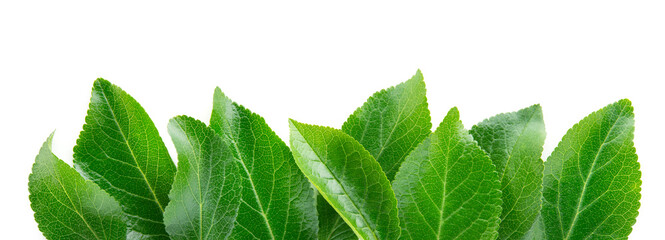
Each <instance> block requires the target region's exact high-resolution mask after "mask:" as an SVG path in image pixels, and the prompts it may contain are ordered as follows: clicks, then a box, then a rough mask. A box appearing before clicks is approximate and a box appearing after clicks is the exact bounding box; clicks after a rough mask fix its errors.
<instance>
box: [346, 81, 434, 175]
mask: <svg viewBox="0 0 665 240" xmlns="http://www.w3.org/2000/svg"><path fill="white" fill-rule="evenodd" d="M431 129H432V122H431V120H430V114H429V109H428V108H427V98H426V97H425V82H424V81H423V75H422V73H420V70H418V72H416V75H414V76H413V77H412V78H411V79H409V80H408V81H406V82H403V83H401V84H398V85H397V86H394V87H390V88H388V89H384V90H381V91H379V92H376V93H374V95H372V96H371V97H370V98H369V99H367V102H365V104H363V105H362V106H361V107H360V108H358V109H357V110H356V111H355V112H354V113H353V114H351V116H349V118H348V119H347V120H346V122H345V123H344V125H343V126H342V131H344V132H345V133H347V134H349V135H350V136H351V137H353V138H355V139H356V140H358V142H360V144H361V145H363V147H365V149H367V151H369V153H370V154H372V156H373V157H374V159H376V161H377V162H379V164H380V165H381V168H382V169H383V171H384V172H385V173H386V176H387V177H388V180H390V181H392V180H393V179H394V177H395V173H397V170H398V169H399V166H400V165H401V164H402V162H403V161H404V159H405V158H406V156H407V155H408V154H409V153H410V152H411V151H412V150H413V149H414V148H416V146H417V145H418V144H419V143H420V142H421V141H422V140H423V139H425V138H426V137H427V135H429V134H430V133H431Z"/></svg>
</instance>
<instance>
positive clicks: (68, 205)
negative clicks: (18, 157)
mask: <svg viewBox="0 0 665 240" xmlns="http://www.w3.org/2000/svg"><path fill="white" fill-rule="evenodd" d="M52 139H53V134H51V136H49V138H48V139H47V140H46V142H45V143H44V145H43V146H42V148H41V150H40V151H39V155H37V158H36V159H35V164H34V165H33V166H32V174H30V182H29V190H30V202H31V203H32V204H31V207H32V209H33V210H34V211H35V220H37V223H39V230H41V231H42V233H44V236H46V238H48V239H63V240H65V239H66V240H71V239H108V240H111V239H125V236H126V233H127V227H126V224H125V222H124V220H123V215H122V210H121V209H120V205H118V203H117V202H116V201H115V200H114V199H113V198H112V197H111V196H109V195H108V194H107V193H105V192H104V191H102V190H101V189H100V188H99V187H98V186H97V185H95V184H94V183H92V182H90V181H86V180H85V179H83V177H81V175H79V173H77V172H76V171H75V170H74V169H73V168H72V167H70V166H69V165H67V164H66V163H65V162H63V161H62V160H60V159H58V158H57V157H56V156H55V155H54V154H53V153H52V152H51V140H52Z"/></svg>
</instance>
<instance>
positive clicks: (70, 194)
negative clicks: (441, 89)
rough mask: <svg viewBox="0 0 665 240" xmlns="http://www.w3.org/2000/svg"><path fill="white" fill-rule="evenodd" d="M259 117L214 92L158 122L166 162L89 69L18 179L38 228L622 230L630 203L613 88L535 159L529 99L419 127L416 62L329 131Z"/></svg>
mask: <svg viewBox="0 0 665 240" xmlns="http://www.w3.org/2000/svg"><path fill="white" fill-rule="evenodd" d="M289 125H290V129H291V134H290V147H289V146H287V144H286V143H284V142H283V141H282V140H281V139H280V138H279V137H278V136H277V135H276V134H275V133H274V132H273V131H272V130H271V129H270V127H269V126H268V125H267V124H266V122H265V120H264V119H263V118H262V117H261V116H259V115H257V114H255V113H253V112H251V111H249V110H248V109H246V108H244V107H243V106H241V105H239V104H237V103H235V102H233V101H231V100H230V99H229V98H228V97H226V96H225V95H224V94H223V93H222V92H221V90H220V89H219V88H218V89H216V90H215V92H214V97H213V109H212V116H211V118H210V124H209V125H206V124H205V123H203V122H202V121H199V120H196V119H193V118H191V117H187V116H177V117H174V118H173V119H171V120H170V121H169V123H168V133H169V135H170V137H171V139H172V141H173V144H174V145H175V148H176V150H177V153H178V161H177V166H176V165H175V164H174V161H173V160H172V159H171V156H170V155H169V153H168V151H167V149H166V146H165V144H164V142H163V140H162V138H161V137H160V135H159V133H158V131H157V128H156V127H155V125H154V123H153V122H152V120H151V119H150V118H149V117H148V114H147V113H146V112H145V110H144V109H143V108H142V107H141V106H140V105H139V103H138V102H137V101H136V100H135V99H134V98H132V97H131V96H130V95H129V94H127V93H126V92H124V91H123V90H121V89H120V88H119V87H117V86H115V85H113V84H111V83H110V82H108V81H106V80H103V79H98V80H97V81H95V83H94V86H93V90H92V97H91V102H90V106H89V110H88V114H87V116H86V118H85V125H84V126H83V131H82V132H81V134H80V136H79V139H78V140H77V142H76V147H75V148H74V168H72V167H70V166H69V165H68V164H66V163H65V162H63V161H62V160H60V159H58V158H57V157H56V156H55V155H54V154H53V153H52V151H51V139H52V137H53V135H51V136H50V137H49V138H48V139H47V141H46V142H45V143H44V145H43V147H42V148H41V150H40V152H39V155H38V156H37V158H36V162H35V164H34V165H33V169H32V174H31V175H30V179H29V180H30V181H29V190H30V201H31V207H32V209H33V210H34V212H35V220H36V221H37V222H38V223H39V229H40V230H41V231H42V232H43V233H44V235H45V236H46V237H47V238H48V239H287V240H291V239H358V238H360V239H627V237H628V235H629V234H630V232H631V230H632V225H633V224H634V223H635V219H636V217H637V214H638V212H637V211H638V208H639V206H640V203H639V199H640V185H641V180H640V175H641V173H640V170H639V163H638V162H637V155H636V154H635V148H634V146H633V132H634V115H633V108H632V106H631V103H630V101H628V100H626V99H624V100H620V101H618V102H615V103H612V104H610V105H608V106H606V107H604V108H602V109H600V110H598V111H596V112H594V113H591V114H590V115H588V116H587V117H585V118H584V119H582V120H581V121H580V122H579V123H578V124H576V125H575V126H573V127H572V128H571V129H570V130H569V131H568V132H567V133H566V134H565V136H564V137H563V139H562V140H561V142H560V143H559V145H558V146H557V147H556V148H555V149H554V151H553V152H552V154H551V155H550V156H549V158H548V159H547V161H546V162H543V160H542V159H541V154H542V151H543V144H544V140H545V125H544V122H543V114H542V110H541V107H540V106H539V105H533V106H530V107H527V108H524V109H521V110H519V111H516V112H511V113H503V114H499V115H496V116H494V117H491V118H488V119H486V120H484V121H482V122H480V123H478V124H476V125H475V126H473V127H471V129H470V130H466V129H465V128H464V126H463V125H462V122H461V121H460V113H459V111H458V109H457V108H453V109H451V110H450V111H449V112H448V114H447V115H446V116H445V118H444V119H443V121H442V122H441V123H440V124H439V125H438V127H436V130H435V131H434V132H432V131H431V129H432V123H431V118H430V112H429V110H428V105H427V99H426V96H425V82H424V81H423V77H422V74H421V73H420V71H418V72H417V73H416V75H415V76H413V78H411V79H410V80H408V81H406V82H404V83H401V84H399V85H397V86H394V87H391V88H388V89H384V90H381V91H379V92H377V93H375V94H374V95H373V96H371V97H370V98H369V99H368V101H367V102H366V103H365V104H364V105H362V106H361V107H359V108H358V109H357V110H356V111H355V112H354V113H353V114H352V115H351V116H350V117H349V118H348V119H347V121H346V122H345V123H344V125H343V126H342V128H341V129H334V128H329V127H322V126H316V125H310V124H304V123H300V122H297V121H295V120H289Z"/></svg>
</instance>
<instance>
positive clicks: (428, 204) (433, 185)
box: [393, 108, 501, 240]
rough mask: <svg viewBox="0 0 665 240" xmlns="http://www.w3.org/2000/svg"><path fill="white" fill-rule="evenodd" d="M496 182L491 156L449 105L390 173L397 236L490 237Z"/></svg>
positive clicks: (495, 217) (496, 210)
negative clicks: (399, 230)
mask: <svg viewBox="0 0 665 240" xmlns="http://www.w3.org/2000/svg"><path fill="white" fill-rule="evenodd" d="M499 188H500V182H499V177H498V175H497V173H496V170H495V167H494V165H492V162H491V160H490V159H489V157H488V156H487V155H486V154H485V152H484V151H483V150H482V149H481V148H480V147H479V146H478V145H477V143H476V142H475V141H474V140H473V138H472V137H471V135H470V134H469V133H468V132H467V131H466V130H464V127H463V125H462V122H461V121H460V120H459V112H458V111H457V109H456V108H453V109H451V110H450V111H449V112H448V114H447V116H446V117H445V118H444V119H443V122H441V124H440V125H439V127H438V128H437V129H436V131H435V132H434V133H432V134H431V135H430V136H429V137H428V138H426V139H425V140H424V141H423V142H422V143H421V144H420V145H418V147H417V148H416V149H415V150H414V151H413V152H412V153H411V154H409V156H408V157H407V158H406V160H405V161H404V163H403V164H402V166H401V167H400V170H399V172H397V175H396V176H395V181H394V182H393V189H395V195H396V196H397V201H398V206H399V216H400V223H401V226H402V235H401V237H400V239H413V240H417V239H495V238H496V237H497V236H498V232H497V230H498V227H499V214H500V213H501V192H500V190H499Z"/></svg>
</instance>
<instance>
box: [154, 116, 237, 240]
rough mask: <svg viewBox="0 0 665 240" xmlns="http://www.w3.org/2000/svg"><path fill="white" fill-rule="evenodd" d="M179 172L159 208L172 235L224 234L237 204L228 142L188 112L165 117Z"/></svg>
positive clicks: (211, 236)
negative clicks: (166, 199)
mask: <svg viewBox="0 0 665 240" xmlns="http://www.w3.org/2000/svg"><path fill="white" fill-rule="evenodd" d="M168 129H169V134H170V135H171V138H172V139H173V144H175V147H176V150H177V151H178V172H177V173H176V176H175V181H174V182H173V188H172V189H171V193H170V194H169V197H170V199H171V203H170V204H169V205H168V206H167V207H166V210H165V211H164V222H165V223H166V231H167V232H168V233H169V235H170V236H171V239H211V240H212V239H214V240H216V239H227V238H228V236H229V235H230V234H231V230H232V229H233V226H234V222H235V220H236V216H237V215H238V207H239V206H240V194H241V189H240V187H241V185H240V181H241V178H240V172H239V169H238V167H237V165H236V161H235V159H234V158H233V154H232V152H231V149H230V144H229V143H227V142H225V141H223V140H222V138H221V137H219V136H218V135H217V134H216V133H215V132H214V131H213V130H212V129H211V128H209V127H208V126H206V125H205V123H203V122H201V121H198V120H196V119H193V118H190V117H187V116H178V117H175V118H173V119H171V121H170V122H169V126H168Z"/></svg>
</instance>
